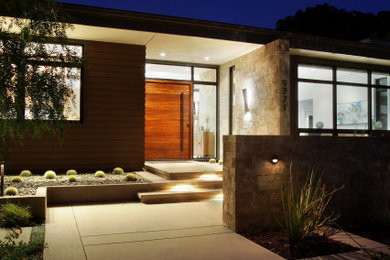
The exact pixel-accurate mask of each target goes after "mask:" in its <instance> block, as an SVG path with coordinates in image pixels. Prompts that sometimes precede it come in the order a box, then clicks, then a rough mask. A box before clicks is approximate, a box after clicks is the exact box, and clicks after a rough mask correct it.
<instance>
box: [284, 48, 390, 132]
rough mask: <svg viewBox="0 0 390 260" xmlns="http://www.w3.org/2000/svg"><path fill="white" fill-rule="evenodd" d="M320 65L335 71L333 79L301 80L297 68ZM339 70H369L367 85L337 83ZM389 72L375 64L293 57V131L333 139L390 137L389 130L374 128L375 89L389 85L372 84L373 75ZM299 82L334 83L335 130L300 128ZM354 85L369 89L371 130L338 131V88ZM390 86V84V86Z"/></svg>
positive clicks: (387, 68) (386, 68)
mask: <svg viewBox="0 0 390 260" xmlns="http://www.w3.org/2000/svg"><path fill="white" fill-rule="evenodd" d="M300 64H303V65H317V66H326V67H330V68H331V69H332V80H314V79H300V78H298V65H300ZM337 68H346V69H356V70H365V71H367V84H363V83H351V82H343V81H337ZM376 72H378V73H389V74H390V66H381V65H374V64H366V63H352V62H344V61H339V60H325V59H319V58H311V57H303V56H295V55H292V56H291V81H292V83H293V84H292V87H293V91H292V95H291V99H292V100H291V101H292V102H291V104H293V105H292V106H291V118H292V119H293V120H292V121H291V122H292V124H291V132H292V133H295V134H296V135H298V136H299V135H301V134H308V135H310V134H316V135H321V134H326V135H329V134H331V135H332V136H338V135H340V134H361V135H363V136H372V135H375V136H376V135H379V136H390V130H376V129H375V130H374V129H372V115H373V113H372V112H373V111H372V102H373V100H372V89H374V88H377V89H386V90H390V86H384V85H377V84H373V83H372V74H373V73H376ZM299 82H307V83H321V84H331V85H332V108H333V112H332V118H333V128H332V129H313V128H299V125H298V123H299V115H298V84H299ZM338 85H340V86H352V87H365V88H367V106H368V107H367V110H368V111H367V113H368V115H367V116H368V127H367V129H358V130H357V129H337V86H338ZM389 85H390V84H389ZM389 116H390V114H389Z"/></svg>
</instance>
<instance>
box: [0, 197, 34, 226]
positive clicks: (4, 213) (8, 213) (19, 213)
mask: <svg viewBox="0 0 390 260" xmlns="http://www.w3.org/2000/svg"><path fill="white" fill-rule="evenodd" d="M0 218H1V224H2V226H5V227H21V226H26V225H27V224H28V223H29V221H30V218H31V212H30V209H29V208H28V207H22V206H18V205H16V204H13V203H6V204H3V205H1V210H0Z"/></svg>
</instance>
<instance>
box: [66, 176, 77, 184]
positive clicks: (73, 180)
mask: <svg viewBox="0 0 390 260" xmlns="http://www.w3.org/2000/svg"><path fill="white" fill-rule="evenodd" d="M68 181H69V182H76V181H77V178H76V176H74V175H70V176H69V178H68Z"/></svg>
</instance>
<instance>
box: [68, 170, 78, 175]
mask: <svg viewBox="0 0 390 260" xmlns="http://www.w3.org/2000/svg"><path fill="white" fill-rule="evenodd" d="M66 175H77V171H76V170H73V169H72V170H68V171H67V172H66Z"/></svg>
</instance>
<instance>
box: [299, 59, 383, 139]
mask: <svg viewBox="0 0 390 260" xmlns="http://www.w3.org/2000/svg"><path fill="white" fill-rule="evenodd" d="M297 77H298V80H297V99H298V100H297V102H298V103H297V126H298V132H299V134H300V135H302V134H304V133H312V132H315V133H316V132H318V133H322V134H329V133H332V134H333V135H338V134H339V133H340V134H342V133H344V134H347V133H363V134H367V133H371V132H372V131H378V130H389V127H390V117H389V113H390V110H389V109H390V106H389V102H390V73H387V72H375V71H371V70H369V69H367V70H364V69H353V68H347V67H337V66H322V65H321V66H319V65H318V66H317V65H313V64H298V66H297Z"/></svg>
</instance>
